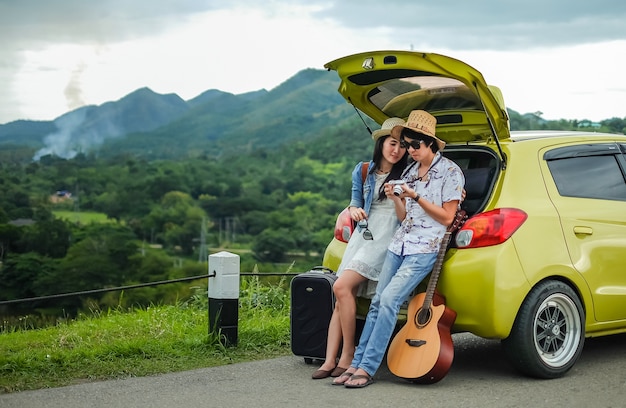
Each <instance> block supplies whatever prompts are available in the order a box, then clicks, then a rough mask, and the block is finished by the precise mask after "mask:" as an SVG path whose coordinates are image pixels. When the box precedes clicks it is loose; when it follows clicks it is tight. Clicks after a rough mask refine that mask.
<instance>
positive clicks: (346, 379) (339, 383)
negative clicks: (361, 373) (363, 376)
mask: <svg viewBox="0 0 626 408" xmlns="http://www.w3.org/2000/svg"><path fill="white" fill-rule="evenodd" d="M352 374H354V373H347V372H344V373H342V374H341V375H340V376H338V377H337V378H335V379H334V380H333V382H332V383H331V384H332V385H344V383H345V382H346V381H348V380H349V379H350V377H352ZM342 378H345V380H343V381H341V379H342Z"/></svg>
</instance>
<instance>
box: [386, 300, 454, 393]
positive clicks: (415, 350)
mask: <svg viewBox="0 0 626 408" xmlns="http://www.w3.org/2000/svg"><path fill="white" fill-rule="evenodd" d="M424 299H425V294H424V293H419V294H417V295H415V296H414V297H413V299H411V301H410V302H409V308H408V314H407V322H406V324H405V325H404V326H403V327H402V328H401V329H400V331H399V332H398V333H397V334H396V336H395V337H394V338H393V340H392V342H391V344H390V345H389V351H388V353H387V366H388V367H389V371H391V373H393V374H394V375H396V376H398V377H401V378H405V379H407V380H409V381H412V382H416V383H424V384H432V383H436V382H437V381H439V380H441V379H442V378H443V377H445V376H446V374H448V371H449V370H450V366H451V365H452V360H453V358H454V344H453V343H452V335H451V333H450V329H451V327H452V325H453V324H454V321H455V320H456V312H455V311H454V310H452V309H450V308H449V307H447V306H446V305H445V298H444V297H443V296H441V295H440V294H438V293H435V294H434V296H433V302H432V304H431V306H430V316H429V318H428V319H427V322H426V323H425V324H418V320H419V319H418V314H419V313H420V311H421V310H422V307H423V305H424Z"/></svg>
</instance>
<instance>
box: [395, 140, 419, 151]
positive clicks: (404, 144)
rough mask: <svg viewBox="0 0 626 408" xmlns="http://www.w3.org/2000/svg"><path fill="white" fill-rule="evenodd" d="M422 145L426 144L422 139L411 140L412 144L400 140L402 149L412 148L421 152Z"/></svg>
mask: <svg viewBox="0 0 626 408" xmlns="http://www.w3.org/2000/svg"><path fill="white" fill-rule="evenodd" d="M422 143H424V141H423V140H422V139H417V140H411V141H410V142H407V141H406V140H404V139H402V140H400V147H402V148H403V149H408V148H409V147H412V148H413V149H415V150H419V148H420V147H421V145H422Z"/></svg>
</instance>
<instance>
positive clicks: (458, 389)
mask: <svg viewBox="0 0 626 408" xmlns="http://www.w3.org/2000/svg"><path fill="white" fill-rule="evenodd" d="M453 339H454V344H455V357H454V361H453V364H452V367H451V369H450V372H449V373H448V375H447V376H446V377H445V378H444V379H442V380H441V381H440V382H438V383H436V384H431V385H416V384H411V383H409V382H407V381H404V380H402V379H399V378H397V377H395V376H394V375H393V374H391V373H390V372H389V371H388V370H387V368H386V367H385V366H384V365H383V367H381V369H380V370H379V372H378V373H377V375H376V376H375V378H376V383H374V384H372V385H370V386H369V387H367V388H364V389H346V388H345V387H340V386H332V385H331V384H330V379H328V380H326V379H324V380H311V373H312V372H313V371H314V370H315V369H316V368H317V365H307V364H305V362H304V360H303V359H302V358H299V357H296V356H287V357H281V358H276V359H272V360H263V361H256V362H251V363H241V364H233V365H228V366H221V367H214V368H206V369H199V370H194V371H185V372H179V373H171V374H165V375H159V376H154V377H142V378H128V379H123V380H114V381H103V382H96V383H85V384H79V385H72V386H68V387H60V388H52V389H45V390H38V391H25V392H21V393H12V394H3V395H0V408H14V407H15V408H31V407H32V408H42V407H45V408H55V407H59V408H61V407H62V408H86V407H89V408H96V407H102V408H116V407H125V408H128V407H130V408H142V407H146V408H148V407H149V408H182V407H185V408H189V407H255V408H257V407H258V408H270V407H271V408H276V407H359V408H366V407H409V406H410V407H415V406H418V407H446V408H449V407H467V408H471V407H481V408H492V407H494V408H495V407H498V408H504V407H550V408H560V407H568V408H577V407H581V408H588V407H593V408H608V407H614V408H617V407H625V406H626V335H616V336H609V337H604V338H598V339H587V340H586V343H585V348H584V351H583V354H582V356H581V358H580V360H579V361H578V363H577V364H576V365H575V366H574V368H572V370H570V372H569V373H568V374H567V375H566V376H565V377H563V378H559V379H554V380H536V379H531V378H527V377H523V376H520V375H519V374H518V373H517V372H515V371H513V369H512V368H511V367H510V366H509V365H508V363H507V362H506V360H505V358H504V355H503V353H502V351H501V349H500V344H499V342H497V341H493V340H484V339H480V338H477V337H474V336H470V335H467V334H456V335H454V336H453Z"/></svg>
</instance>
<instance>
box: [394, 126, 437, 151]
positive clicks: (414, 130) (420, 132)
mask: <svg viewBox="0 0 626 408" xmlns="http://www.w3.org/2000/svg"><path fill="white" fill-rule="evenodd" d="M396 128H397V130H395V129H396ZM402 128H406V129H409V130H412V131H413V132H415V133H418V134H420V135H424V136H427V137H432V138H433V139H435V142H437V146H438V147H439V151H441V150H443V149H444V148H445V147H446V142H444V141H443V140H441V139H439V138H438V137H437V136H435V135H429V134H428V133H425V132H424V131H423V130H421V129H417V128H413V127H410V126H407V125H396V126H394V127H393V130H394V131H395V132H398V134H400V130H402ZM411 139H413V138H411Z"/></svg>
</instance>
